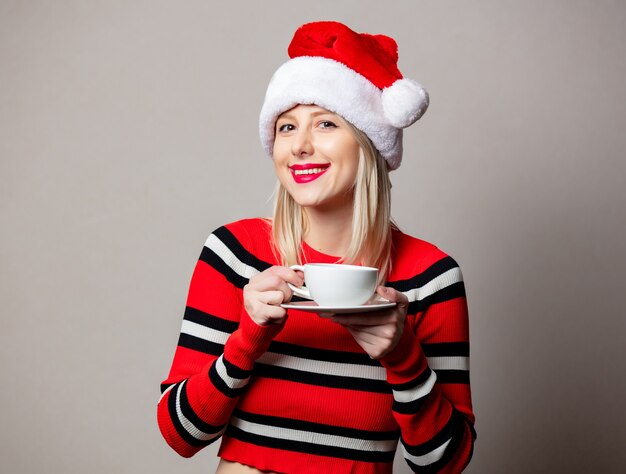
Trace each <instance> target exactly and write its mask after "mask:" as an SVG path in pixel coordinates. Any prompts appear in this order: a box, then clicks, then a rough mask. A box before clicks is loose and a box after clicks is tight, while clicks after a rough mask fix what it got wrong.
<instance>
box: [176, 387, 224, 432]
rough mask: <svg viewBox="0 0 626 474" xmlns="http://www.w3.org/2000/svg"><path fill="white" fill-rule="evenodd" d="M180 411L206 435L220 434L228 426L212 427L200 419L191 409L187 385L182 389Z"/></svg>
mask: <svg viewBox="0 0 626 474" xmlns="http://www.w3.org/2000/svg"><path fill="white" fill-rule="evenodd" d="M180 411H182V412H183V415H184V416H185V418H187V419H188V420H189V421H190V422H191V424H192V425H193V426H195V427H196V428H198V429H199V430H200V431H202V432H203V433H206V434H215V433H218V432H219V431H221V430H222V429H223V428H224V426H226V425H221V426H215V425H211V424H209V423H206V422H204V421H203V420H201V419H200V417H199V416H198V415H197V414H196V412H195V411H193V408H191V405H190V404H189V398H187V384H185V385H183V386H182V387H181V389H180Z"/></svg>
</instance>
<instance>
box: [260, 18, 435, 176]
mask: <svg viewBox="0 0 626 474" xmlns="http://www.w3.org/2000/svg"><path fill="white" fill-rule="evenodd" d="M288 53H289V57H290V58H291V59H290V60H289V61H287V62H286V63H284V64H283V65H282V66H280V67H279V68H278V70H277V71H276V72H275V73H274V76H273V77H272V79H271V81H270V83H269V86H268V88H267V93H266V95H265V102H264V103H263V107H262V109H261V116H260V127H259V128H260V134H261V142H262V144H263V147H264V149H265V151H266V152H267V154H268V155H270V156H271V155H272V149H273V145H274V133H275V124H276V119H277V118H278V116H279V115H280V114H282V113H283V112H285V111H287V110H289V109H291V108H293V107H295V106H296V105H298V104H316V105H319V106H320V107H324V108H325V109H328V110H330V111H332V112H334V113H336V114H338V115H340V116H342V117H343V118H344V119H345V120H347V121H348V122H350V123H351V124H353V125H354V126H355V127H356V128H358V129H359V130H361V131H363V132H364V133H365V134H367V136H368V137H369V138H370V140H372V143H373V144H374V146H375V147H376V149H377V150H378V151H379V152H380V153H381V155H382V156H383V157H384V158H385V159H386V160H387V163H388V164H389V168H390V169H392V170H393V169H396V168H398V167H399V166H400V162H401V161H402V129H403V128H406V127H408V126H409V125H411V124H413V123H414V122H415V121H417V120H418V119H419V118H420V117H421V116H422V115H423V114H424V112H425V111H426V109H427V107H428V93H427V92H426V90H425V89H424V88H423V87H422V86H421V85H420V84H418V83H417V82H415V81H414V80H412V79H407V78H403V77H402V74H401V73H400V71H399V70H398V66H397V63H398V45H397V44H396V42H395V41H394V40H393V38H390V37H389V36H384V35H370V34H367V33H356V32H354V31H352V30H351V29H350V28H348V27H347V26H345V25H343V24H341V23H337V22H334V21H322V22H316V23H308V24H305V25H302V26H301V27H300V28H298V30H297V31H296V33H295V35H294V37H293V39H292V40H291V44H290V45H289V49H288Z"/></svg>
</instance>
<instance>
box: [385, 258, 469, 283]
mask: <svg viewBox="0 0 626 474" xmlns="http://www.w3.org/2000/svg"><path fill="white" fill-rule="evenodd" d="M458 266H459V265H458V264H457V263H456V261H455V260H454V259H453V258H452V257H444V258H442V259H441V260H439V261H437V262H435V263H434V264H432V265H431V266H430V267H428V268H427V269H426V270H424V271H423V272H422V273H419V274H417V275H415V276H414V277H411V278H408V279H406V280H396V281H390V282H387V283H386V286H390V287H392V288H394V289H395V290H397V291H409V290H413V289H415V288H421V287H422V286H424V285H425V284H426V283H428V282H430V281H432V280H433V279H435V278H437V277H438V276H439V275H442V274H443V273H445V272H447V271H448V270H451V269H453V268H457V267H458Z"/></svg>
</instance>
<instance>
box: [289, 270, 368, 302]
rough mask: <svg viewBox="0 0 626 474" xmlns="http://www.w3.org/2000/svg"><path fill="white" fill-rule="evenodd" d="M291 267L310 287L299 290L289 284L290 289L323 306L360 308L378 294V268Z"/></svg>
mask: <svg viewBox="0 0 626 474" xmlns="http://www.w3.org/2000/svg"><path fill="white" fill-rule="evenodd" d="M290 268H291V269H293V270H300V271H301V272H303V273H304V283H305V285H306V286H302V287H300V288H298V287H296V286H293V285H292V284H290V283H288V285H289V288H291V290H292V291H293V292H294V294H295V295H298V296H300V297H302V298H307V299H310V300H313V301H315V302H316V303H317V304H318V305H320V306H330V307H337V308H340V307H348V306H360V305H362V304H364V303H365V302H367V301H368V300H369V299H370V298H371V297H372V296H373V295H374V292H375V291H376V286H377V283H378V269H377V268H373V267H361V266H358V265H343V264H337V263H307V264H305V265H292V266H291V267H290Z"/></svg>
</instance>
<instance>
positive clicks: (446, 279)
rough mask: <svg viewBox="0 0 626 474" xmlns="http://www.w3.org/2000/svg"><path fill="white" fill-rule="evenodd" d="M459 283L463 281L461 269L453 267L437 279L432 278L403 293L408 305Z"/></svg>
mask: <svg viewBox="0 0 626 474" xmlns="http://www.w3.org/2000/svg"><path fill="white" fill-rule="evenodd" d="M460 281H463V274H462V273H461V269H460V268H459V267H455V268H451V269H450V270H448V271H447V272H444V273H442V274H441V275H439V276H438V277H437V278H433V279H432V280H430V281H429V282H428V283H426V284H425V285H424V286H421V287H419V288H414V289H412V290H409V291H405V292H404V294H405V295H406V296H407V298H408V299H409V303H412V302H413V301H421V300H423V299H424V298H428V297H429V296H431V295H434V294H435V293H437V292H438V291H439V290H442V289H444V288H446V287H448V286H450V285H453V284H454V283H458V282H460Z"/></svg>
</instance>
